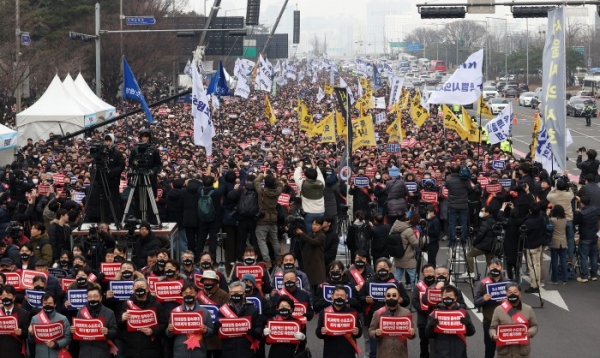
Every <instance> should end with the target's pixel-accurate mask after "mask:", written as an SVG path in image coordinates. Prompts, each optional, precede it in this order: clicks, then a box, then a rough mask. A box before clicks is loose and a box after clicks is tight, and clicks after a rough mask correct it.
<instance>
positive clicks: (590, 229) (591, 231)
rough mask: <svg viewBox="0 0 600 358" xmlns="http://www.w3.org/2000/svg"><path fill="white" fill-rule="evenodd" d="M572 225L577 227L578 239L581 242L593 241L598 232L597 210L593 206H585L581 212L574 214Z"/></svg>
mask: <svg viewBox="0 0 600 358" xmlns="http://www.w3.org/2000/svg"><path fill="white" fill-rule="evenodd" d="M574 219H575V220H573V224H574V225H577V226H578V227H579V238H580V239H581V241H587V242H590V241H595V240H596V239H597V236H596V233H597V232H598V209H597V208H596V207H595V206H593V205H590V206H586V207H584V208H582V209H581V211H577V212H575V217H574Z"/></svg>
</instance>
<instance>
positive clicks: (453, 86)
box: [427, 50, 483, 104]
mask: <svg viewBox="0 0 600 358" xmlns="http://www.w3.org/2000/svg"><path fill="white" fill-rule="evenodd" d="M482 66H483V50H479V51H477V52H475V53H473V54H471V56H469V58H467V60H466V61H465V62H464V63H463V64H461V65H460V66H459V67H458V68H457V69H456V71H454V73H453V74H452V76H450V78H449V79H448V80H447V81H446V83H444V84H443V85H442V86H440V88H439V89H438V90H436V91H434V92H432V93H431V96H430V97H429V100H428V101H427V103H428V104H432V103H433V104H443V103H445V104H472V103H474V102H475V101H477V100H478V99H479V95H480V94H481V85H482V80H483V73H482V72H481V67H482Z"/></svg>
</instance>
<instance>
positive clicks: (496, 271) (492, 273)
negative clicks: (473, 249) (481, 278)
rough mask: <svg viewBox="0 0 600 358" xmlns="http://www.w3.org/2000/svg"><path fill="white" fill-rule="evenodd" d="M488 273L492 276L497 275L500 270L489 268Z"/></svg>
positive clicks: (499, 273) (500, 273)
mask: <svg viewBox="0 0 600 358" xmlns="http://www.w3.org/2000/svg"><path fill="white" fill-rule="evenodd" d="M490 275H491V276H492V277H498V276H500V275H502V272H500V270H498V269H491V270H490Z"/></svg>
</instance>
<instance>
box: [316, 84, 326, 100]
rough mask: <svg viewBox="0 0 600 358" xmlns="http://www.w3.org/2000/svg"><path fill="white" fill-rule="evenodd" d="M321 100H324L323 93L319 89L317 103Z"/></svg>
mask: <svg viewBox="0 0 600 358" xmlns="http://www.w3.org/2000/svg"><path fill="white" fill-rule="evenodd" d="M323 98H325V91H323V89H322V88H321V87H319V93H317V103H320V102H321V100H322V99H323Z"/></svg>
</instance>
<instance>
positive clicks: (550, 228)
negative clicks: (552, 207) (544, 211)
mask: <svg viewBox="0 0 600 358" xmlns="http://www.w3.org/2000/svg"><path fill="white" fill-rule="evenodd" d="M542 217H543V218H544V225H545V226H544V227H545V230H544V246H550V245H552V235H553V234H554V225H553V224H552V222H551V221H550V218H549V217H548V215H542Z"/></svg>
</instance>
